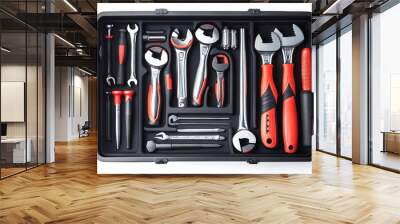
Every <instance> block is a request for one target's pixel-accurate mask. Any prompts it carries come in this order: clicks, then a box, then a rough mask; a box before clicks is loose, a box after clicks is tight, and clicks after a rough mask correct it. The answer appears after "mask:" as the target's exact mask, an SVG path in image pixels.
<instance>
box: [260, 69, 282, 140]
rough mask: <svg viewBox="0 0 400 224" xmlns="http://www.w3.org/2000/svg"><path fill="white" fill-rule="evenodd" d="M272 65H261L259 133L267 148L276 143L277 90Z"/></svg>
mask: <svg viewBox="0 0 400 224" xmlns="http://www.w3.org/2000/svg"><path fill="white" fill-rule="evenodd" d="M273 68H274V66H273V65H272V64H263V65H262V66H261V71H262V74H261V86H260V98H261V125H260V134H261V141H262V143H263V145H264V146H265V147H267V148H275V147H276V143H277V122H276V103H277V101H278V91H277V90H276V86H275V82H274V73H273Z"/></svg>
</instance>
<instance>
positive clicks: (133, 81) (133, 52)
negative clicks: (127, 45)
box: [126, 24, 139, 87]
mask: <svg viewBox="0 0 400 224" xmlns="http://www.w3.org/2000/svg"><path fill="white" fill-rule="evenodd" d="M126 30H127V31H128V33H129V39H130V41H131V74H130V76H129V79H128V81H127V83H128V86H129V87H132V84H134V85H135V86H136V85H137V78H136V66H135V65H136V36H137V32H138V30H139V27H138V26H137V24H135V25H134V28H133V29H132V28H131V26H130V24H128V26H126Z"/></svg>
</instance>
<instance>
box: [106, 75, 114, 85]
mask: <svg viewBox="0 0 400 224" xmlns="http://www.w3.org/2000/svg"><path fill="white" fill-rule="evenodd" d="M106 81H107V84H108V86H113V85H115V78H114V77H113V76H112V75H111V74H109V75H107V78H106Z"/></svg>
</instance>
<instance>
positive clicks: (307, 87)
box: [301, 48, 312, 91]
mask: <svg viewBox="0 0 400 224" xmlns="http://www.w3.org/2000/svg"><path fill="white" fill-rule="evenodd" d="M301 83H302V90H303V91H311V89H312V81H311V48H304V49H303V50H302V51H301Z"/></svg>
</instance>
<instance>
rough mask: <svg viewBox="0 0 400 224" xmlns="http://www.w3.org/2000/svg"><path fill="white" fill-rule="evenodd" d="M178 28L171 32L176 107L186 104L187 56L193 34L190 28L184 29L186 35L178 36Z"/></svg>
mask: <svg viewBox="0 0 400 224" xmlns="http://www.w3.org/2000/svg"><path fill="white" fill-rule="evenodd" d="M179 36H180V33H179V29H174V31H172V34H171V44H172V46H173V47H174V49H175V53H176V70H177V88H176V89H177V91H176V97H177V99H178V107H186V106H187V56H188V53H189V50H190V48H191V47H192V44H193V35H192V32H190V29H187V30H186V37H185V38H179Z"/></svg>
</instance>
